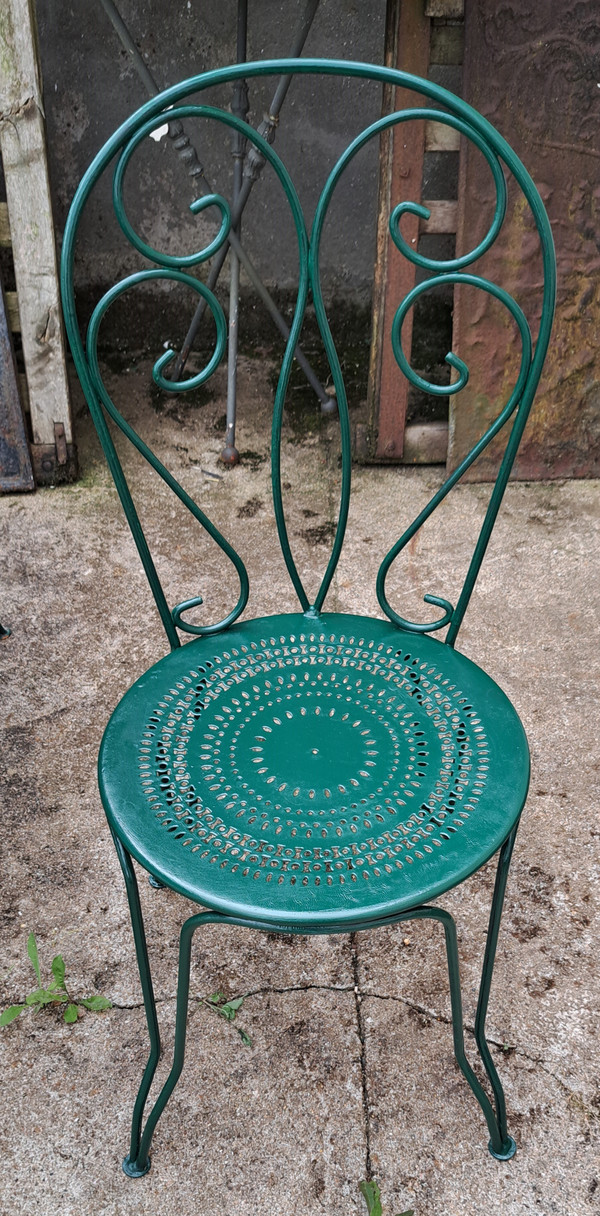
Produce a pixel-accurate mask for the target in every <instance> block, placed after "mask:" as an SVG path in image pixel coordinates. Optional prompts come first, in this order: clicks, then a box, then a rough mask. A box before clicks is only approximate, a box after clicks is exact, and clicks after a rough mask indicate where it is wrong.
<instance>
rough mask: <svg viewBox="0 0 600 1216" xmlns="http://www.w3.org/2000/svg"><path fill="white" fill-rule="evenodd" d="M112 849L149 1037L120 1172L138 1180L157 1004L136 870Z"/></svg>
mask: <svg viewBox="0 0 600 1216" xmlns="http://www.w3.org/2000/svg"><path fill="white" fill-rule="evenodd" d="M113 840H114V843H115V849H116V850H117V857H118V858H119V861H120V863H121V869H122V871H123V877H124V879H125V887H126V890H127V899H128V901H129V912H130V915H131V927H132V929H133V938H134V941H135V952H136V957H137V963H138V969H139V973H140V982H141V985H142V995H143V998H144V1009H145V1012H146V1023H147V1026H148V1035H149V1038H150V1055H149V1057H148V1063H147V1064H146V1067H145V1069H144V1075H143V1077H142V1081H141V1085H140V1088H139V1090H138V1095H137V1098H136V1100H135V1106H134V1108H133V1117H132V1121H131V1143H130V1146H129V1153H128V1155H127V1157H126V1158H125V1160H124V1162H123V1169H124V1171H125V1173H126V1174H128V1175H129V1177H130V1178H140V1177H141V1176H142V1175H143V1174H146V1173H147V1172H148V1170H149V1169H150V1160H149V1159H148V1160H147V1162H146V1165H145V1168H144V1169H141V1168H137V1167H136V1162H137V1160H138V1154H139V1148H140V1139H141V1134H142V1118H143V1114H144V1107H145V1105H146V1099H147V1097H148V1093H149V1091H150V1086H151V1084H152V1081H153V1078H154V1073H155V1072H156V1066H157V1064H158V1061H159V1059H160V1031H159V1026H158V1017H157V1014H156V1001H155V999H154V989H153V986H152V975H151V972H150V960H149V958H148V947H147V944H146V933H145V930H144V921H143V917H142V909H141V905H140V894H139V890H138V884H137V879H136V876H135V870H134V868H133V864H132V861H131V857H130V855H129V853H128V852H127V850H126V849H125V848H124V847H123V845H122V844H121V841H120V840H119V839H118V837H117V836H115V834H114V833H113Z"/></svg>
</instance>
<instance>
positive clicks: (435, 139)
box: [425, 122, 460, 152]
mask: <svg viewBox="0 0 600 1216" xmlns="http://www.w3.org/2000/svg"><path fill="white" fill-rule="evenodd" d="M459 149H460V131H456V130H455V128H454V127H448V126H447V125H446V123H445V122H428V123H426V124H425V151H426V152H458V151H459Z"/></svg>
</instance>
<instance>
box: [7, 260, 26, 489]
mask: <svg viewBox="0 0 600 1216" xmlns="http://www.w3.org/2000/svg"><path fill="white" fill-rule="evenodd" d="M34 489H35V483H34V480H33V472H32V468H31V457H30V455H29V444H28V442H27V435H26V432H25V423H24V420H23V411H22V409H21V402H20V400H19V387H18V376H17V369H16V365H15V356H14V351H13V348H12V342H11V339H10V331H9V328H8V321H7V316H6V311H5V308H4V296H3V292H2V283H1V282H0V490H1V491H3V492H4V493H10V494H13V493H14V492H15V491H16V490H34Z"/></svg>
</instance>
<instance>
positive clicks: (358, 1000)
mask: <svg viewBox="0 0 600 1216" xmlns="http://www.w3.org/2000/svg"><path fill="white" fill-rule="evenodd" d="M356 942H357V936H356V933H351V934H350V947H351V950H352V971H353V974H354V1005H355V1010H356V1029H357V1032H358V1037H359V1039H360V1082H361V1091H362V1106H363V1118H364V1124H365V1148H366V1174H365V1178H366V1179H367V1181H370V1179H371V1178H372V1177H373V1175H372V1172H371V1123H370V1117H369V1092H368V1089H367V1057H366V1047H365V1028H364V1024H363V1015H362V995H361V991H360V982H359V975H358V951H357V948H356Z"/></svg>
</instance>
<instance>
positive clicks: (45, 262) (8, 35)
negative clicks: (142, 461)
mask: <svg viewBox="0 0 600 1216" xmlns="http://www.w3.org/2000/svg"><path fill="white" fill-rule="evenodd" d="M0 62H1V63H2V72H1V73H0V117H1V118H2V119H4V121H0V149H1V151H2V161H3V167H4V177H5V183H6V197H7V203H8V213H9V215H10V229H11V237H12V248H13V259H14V266H15V277H16V281H17V292H18V295H19V313H20V321H21V335H22V342H23V355H24V359H25V370H26V373H27V383H28V387H29V399H30V408H31V422H32V428H33V441H34V444H44V445H48V444H54V443H55V424H57V423H58V424H61V425H62V426H64V430H65V435H66V437H67V441H69V442H70V441H71V440H72V427H71V411H70V404H69V391H68V383H67V374H66V365H65V347H64V340H63V334H62V325H61V313H60V305H59V290H58V276H57V264H56V249H55V244H54V232H53V226H52V211H51V204H50V187H49V181H48V168H47V161H46V147H45V133H44V123H43V117H42V102H41V96H42V93H41V83H40V76H39V68H38V60H37V49H36V36H35V12H34V0H3V5H2V15H1V20H0Z"/></svg>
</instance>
